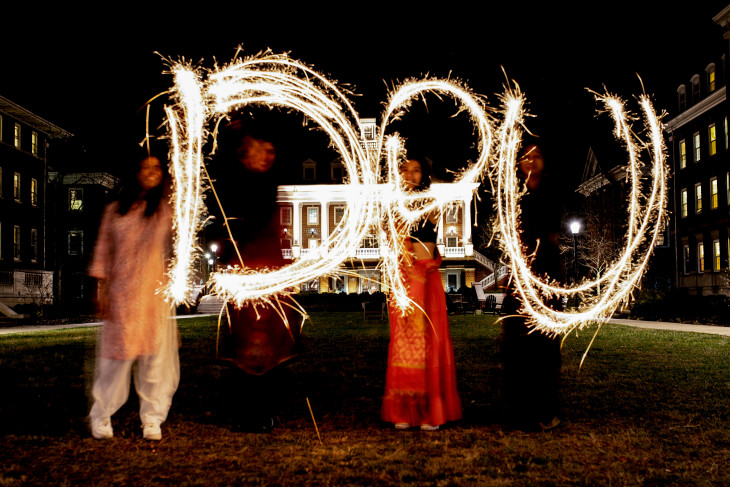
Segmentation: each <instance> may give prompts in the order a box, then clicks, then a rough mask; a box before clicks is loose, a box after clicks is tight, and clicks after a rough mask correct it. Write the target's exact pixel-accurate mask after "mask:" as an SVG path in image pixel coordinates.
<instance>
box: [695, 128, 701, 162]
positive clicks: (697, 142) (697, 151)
mask: <svg viewBox="0 0 730 487" xmlns="http://www.w3.org/2000/svg"><path fill="white" fill-rule="evenodd" d="M694 142H695V162H700V133H699V132H697V133H695V135H694Z"/></svg>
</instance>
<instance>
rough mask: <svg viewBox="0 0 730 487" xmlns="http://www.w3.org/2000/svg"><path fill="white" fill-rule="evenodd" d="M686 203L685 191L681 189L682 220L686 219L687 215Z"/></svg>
mask: <svg viewBox="0 0 730 487" xmlns="http://www.w3.org/2000/svg"><path fill="white" fill-rule="evenodd" d="M687 203H688V198H687V190H686V189H682V218H687V214H688V211H687Z"/></svg>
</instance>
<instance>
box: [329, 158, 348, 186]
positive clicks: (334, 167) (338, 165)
mask: <svg viewBox="0 0 730 487" xmlns="http://www.w3.org/2000/svg"><path fill="white" fill-rule="evenodd" d="M330 178H331V179H332V181H334V182H336V183H341V182H342V180H343V179H344V178H345V165H344V164H342V162H340V161H334V162H330Z"/></svg>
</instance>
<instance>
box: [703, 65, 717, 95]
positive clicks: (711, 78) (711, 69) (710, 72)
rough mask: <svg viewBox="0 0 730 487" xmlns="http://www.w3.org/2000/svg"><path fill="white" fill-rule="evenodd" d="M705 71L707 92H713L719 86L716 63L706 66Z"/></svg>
mask: <svg viewBox="0 0 730 487" xmlns="http://www.w3.org/2000/svg"><path fill="white" fill-rule="evenodd" d="M705 72H706V73H707V92H708V93H712V92H713V91H715V88H716V87H717V79H716V74H715V64H714V63H712V64H710V65H709V66H707V68H705Z"/></svg>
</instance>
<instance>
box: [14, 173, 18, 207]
mask: <svg viewBox="0 0 730 487" xmlns="http://www.w3.org/2000/svg"><path fill="white" fill-rule="evenodd" d="M13 198H15V201H17V202H18V203H20V173H19V172H16V173H13Z"/></svg>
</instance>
